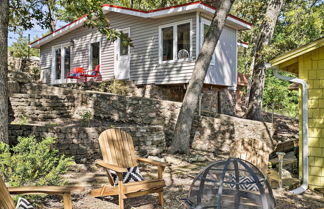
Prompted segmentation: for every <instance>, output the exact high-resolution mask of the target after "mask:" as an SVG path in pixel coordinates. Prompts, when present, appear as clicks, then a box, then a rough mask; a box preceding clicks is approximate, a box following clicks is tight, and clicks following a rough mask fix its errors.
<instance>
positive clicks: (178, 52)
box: [159, 20, 192, 62]
mask: <svg viewBox="0 0 324 209" xmlns="http://www.w3.org/2000/svg"><path fill="white" fill-rule="evenodd" d="M191 30H192V23H191V20H188V21H182V22H177V23H173V24H168V25H164V26H160V31H159V34H160V62H165V61H172V60H184V59H188V58H190V57H191V53H192V33H191Z"/></svg>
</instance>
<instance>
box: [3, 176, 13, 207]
mask: <svg viewBox="0 0 324 209" xmlns="http://www.w3.org/2000/svg"><path fill="white" fill-rule="evenodd" d="M15 208H16V206H15V203H14V201H13V200H12V198H11V196H10V194H9V191H8V189H7V187H6V184H5V182H4V181H3V179H2V176H1V173H0V209H15Z"/></svg>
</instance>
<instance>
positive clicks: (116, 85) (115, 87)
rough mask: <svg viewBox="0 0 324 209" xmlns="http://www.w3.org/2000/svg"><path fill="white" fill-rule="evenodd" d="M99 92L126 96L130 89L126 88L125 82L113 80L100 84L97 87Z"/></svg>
mask: <svg viewBox="0 0 324 209" xmlns="http://www.w3.org/2000/svg"><path fill="white" fill-rule="evenodd" d="M99 91H102V92H109V93H112V94H118V95H127V94H128V93H129V91H130V89H129V88H128V86H127V83H126V81H121V80H115V79H114V80H112V81H103V82H101V83H100V86H99Z"/></svg>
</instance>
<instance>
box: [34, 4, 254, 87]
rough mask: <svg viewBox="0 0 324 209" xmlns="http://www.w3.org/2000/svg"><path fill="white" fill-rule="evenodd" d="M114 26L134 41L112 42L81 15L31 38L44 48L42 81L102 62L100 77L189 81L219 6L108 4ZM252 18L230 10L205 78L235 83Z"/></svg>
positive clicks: (59, 78)
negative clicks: (242, 36) (243, 35)
mask: <svg viewBox="0 0 324 209" xmlns="http://www.w3.org/2000/svg"><path fill="white" fill-rule="evenodd" d="M102 9H103V11H104V13H105V14H106V15H107V16H108V18H109V21H110V23H111V27H112V28H115V29H117V30H120V31H123V32H124V33H125V34H127V35H128V36H129V37H130V39H131V40H132V43H133V47H124V46H123V45H122V44H120V40H117V41H115V42H111V41H109V40H107V38H106V37H105V36H103V35H102V34H100V33H99V32H98V30H97V29H94V28H88V27H84V25H83V23H84V21H85V20H86V18H87V17H85V16H83V17H81V18H79V19H77V20H75V21H73V22H71V23H69V24H67V25H66V26H64V27H62V28H60V29H58V30H56V31H54V32H53V33H51V34H49V35H46V36H44V37H42V38H40V39H38V40H36V41H34V42H32V43H31V44H30V46H31V47H33V48H40V54H41V68H42V70H43V71H44V72H45V76H44V82H45V83H48V84H62V83H67V82H75V81H74V80H72V79H66V74H67V73H68V72H70V71H71V70H72V69H74V68H76V67H83V68H85V69H89V70H90V69H94V68H95V66H96V65H98V64H100V72H101V75H102V80H109V79H120V80H129V81H132V82H133V83H134V84H135V85H156V86H160V85H164V86H166V85H169V86H171V85H172V86H175V85H179V86H180V85H181V86H185V85H186V84H187V83H188V82H189V80H190V78H191V74H192V71H193V68H194V64H195V60H196V58H197V57H198V54H199V50H200V48H201V45H202V42H203V39H204V35H205V33H206V32H207V30H208V27H209V25H210V21H211V19H212V17H213V15H214V13H215V8H213V7H212V6H210V5H208V4H206V3H204V2H201V1H198V2H192V3H187V4H182V5H178V6H173V7H167V8H162V9H156V10H151V11H142V10H136V9H130V8H125V7H121V6H115V5H109V4H105V5H103V7H102ZM250 28H251V24H250V23H248V22H246V21H244V20H242V19H240V18H237V17H235V16H233V15H229V16H228V17H227V20H226V24H225V27H224V29H223V32H222V34H221V37H220V40H219V42H218V44H217V46H216V49H215V53H214V56H213V59H212V61H211V64H210V67H209V71H208V74H207V77H206V79H205V84H206V85H207V86H215V87H217V88H218V89H219V88H221V89H232V90H235V89H236V87H237V47H238V44H237V42H238V41H237V37H238V32H239V31H240V30H248V29H250Z"/></svg>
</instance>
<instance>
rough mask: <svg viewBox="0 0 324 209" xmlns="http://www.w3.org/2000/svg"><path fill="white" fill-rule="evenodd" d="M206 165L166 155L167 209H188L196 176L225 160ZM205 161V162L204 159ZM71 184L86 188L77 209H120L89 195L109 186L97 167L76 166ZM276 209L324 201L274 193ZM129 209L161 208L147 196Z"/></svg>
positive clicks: (314, 206) (311, 207) (148, 173)
mask: <svg viewBox="0 0 324 209" xmlns="http://www.w3.org/2000/svg"><path fill="white" fill-rule="evenodd" d="M203 158H205V161H204V162H190V161H192V160H196V159H197V158H190V157H187V158H185V159H183V157H182V156H181V157H179V156H174V155H166V156H164V159H163V161H164V162H167V163H168V164H169V166H168V167H167V168H166V170H165V175H164V179H165V181H166V184H167V187H166V188H165V195H164V196H165V203H166V204H165V207H164V208H165V209H178V208H179V209H182V208H185V206H184V203H183V201H182V200H181V199H182V198H185V197H186V195H187V194H188V191H189V187H190V184H191V182H192V181H193V178H194V177H195V176H196V175H197V173H198V172H199V171H200V170H201V169H202V168H203V167H205V166H206V165H208V164H209V163H211V161H215V160H219V159H222V157H221V156H220V157H219V158H214V157H210V156H204V157H203ZM203 158H202V159H203ZM141 171H142V174H143V175H144V176H145V177H146V178H150V177H152V176H156V173H157V171H156V170H154V169H152V168H151V167H142V170H141ZM65 177H66V179H67V180H68V182H70V184H73V185H82V186H85V187H87V191H86V192H85V193H83V194H79V195H74V196H73V205H74V208H76V209H118V199H117V198H116V197H115V198H112V197H106V198H92V197H90V196H88V193H89V191H90V189H91V188H95V187H99V186H100V185H102V184H105V183H108V180H107V177H106V174H105V172H104V171H103V170H98V169H97V168H96V167H94V166H85V165H77V166H75V167H74V170H73V171H71V172H70V173H69V174H68V175H66V176H65ZM274 194H275V199H276V202H277V208H284V209H288V208H289V209H290V208H305V209H306V208H307V209H318V208H323V207H324V198H323V196H321V194H318V193H314V192H311V191H307V192H306V193H305V194H303V195H298V196H295V195H289V194H288V192H279V191H276V190H274ZM47 200H49V201H48V204H47V205H46V206H45V207H46V208H50V209H54V208H62V203H61V202H60V200H59V199H53V197H50V198H47ZM125 204H126V208H127V209H160V208H161V207H160V206H159V205H158V198H157V195H146V196H144V197H139V198H132V199H128V200H126V201H125Z"/></svg>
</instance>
